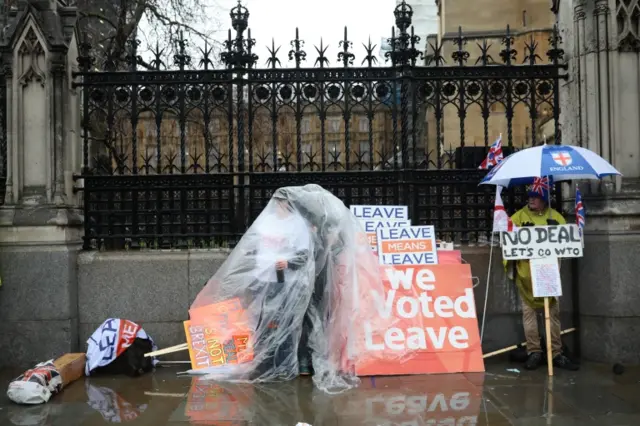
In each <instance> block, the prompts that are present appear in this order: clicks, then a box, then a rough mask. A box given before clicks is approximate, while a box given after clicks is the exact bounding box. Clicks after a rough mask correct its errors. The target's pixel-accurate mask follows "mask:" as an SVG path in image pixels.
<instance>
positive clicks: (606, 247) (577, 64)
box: [559, 0, 640, 364]
mask: <svg viewBox="0 0 640 426" xmlns="http://www.w3.org/2000/svg"><path fill="white" fill-rule="evenodd" d="M559 20H560V22H559V24H560V26H561V28H562V29H563V31H564V32H565V37H567V36H569V37H570V39H571V43H573V49H571V50H569V52H568V53H569V58H568V63H569V67H570V75H571V79H570V81H569V82H568V83H567V84H566V85H565V86H564V87H563V90H564V92H563V96H564V98H565V102H564V104H563V105H564V109H563V111H562V117H561V122H562V124H563V129H570V131H568V132H565V143H572V144H575V145H581V146H584V147H586V148H589V149H591V150H593V151H594V152H596V153H598V154H600V155H601V156H602V157H604V158H605V159H607V160H608V161H610V162H611V163H612V164H613V165H614V166H615V167H616V168H617V169H618V170H620V171H621V172H622V173H623V175H624V178H622V179H616V180H615V181H614V180H611V179H605V181H604V184H601V183H599V182H592V183H591V184H587V183H584V184H581V187H582V193H583V196H584V198H583V201H584V203H585V208H586V211H587V226H586V229H585V252H584V253H585V254H584V257H583V258H582V259H580V260H579V262H578V268H577V277H578V278H577V280H578V281H577V285H578V286H579V287H578V288H579V309H580V324H579V328H580V342H581V349H582V355H583V357H584V358H586V359H589V360H594V361H601V362H625V363H634V364H635V363H640V335H638V333H635V332H634V331H633V330H634V329H635V328H637V327H640V307H639V305H638V304H637V303H634V302H633V301H635V300H638V299H639V298H640V286H638V283H637V277H638V276H640V264H639V263H638V262H637V259H638V257H640V143H638V139H639V138H640V83H639V82H640V68H639V67H638V61H639V60H640V56H639V53H640V39H639V38H638V25H639V23H640V22H639V20H640V0H573V1H571V0H568V1H567V2H566V3H562V6H561V11H560V19H559ZM569 37H567V38H569ZM570 192H571V193H572V194H573V193H574V190H573V189H572V190H571V191H570ZM567 201H568V202H567V204H566V206H565V209H566V210H567V211H573V205H574V200H573V199H569V200H567Z"/></svg>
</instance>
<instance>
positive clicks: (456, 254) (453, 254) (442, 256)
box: [438, 250, 462, 265]
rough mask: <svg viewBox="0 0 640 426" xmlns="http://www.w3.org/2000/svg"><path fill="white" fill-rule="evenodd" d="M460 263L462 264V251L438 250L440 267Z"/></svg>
mask: <svg viewBox="0 0 640 426" xmlns="http://www.w3.org/2000/svg"><path fill="white" fill-rule="evenodd" d="M459 263H462V252H461V251H460V250H438V264H439V265H450V264H459Z"/></svg>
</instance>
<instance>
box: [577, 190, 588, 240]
mask: <svg viewBox="0 0 640 426" xmlns="http://www.w3.org/2000/svg"><path fill="white" fill-rule="evenodd" d="M576 224H577V225H578V228H580V232H582V230H583V229H584V225H585V224H586V215H585V212H584V205H583V204H582V194H580V189H578V188H576Z"/></svg>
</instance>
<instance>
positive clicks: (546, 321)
mask: <svg viewBox="0 0 640 426" xmlns="http://www.w3.org/2000/svg"><path fill="white" fill-rule="evenodd" d="M544 328H545V329H546V330H545V331H546V334H547V366H548V369H549V377H552V376H553V357H552V351H551V318H550V316H549V298H548V297H545V298H544Z"/></svg>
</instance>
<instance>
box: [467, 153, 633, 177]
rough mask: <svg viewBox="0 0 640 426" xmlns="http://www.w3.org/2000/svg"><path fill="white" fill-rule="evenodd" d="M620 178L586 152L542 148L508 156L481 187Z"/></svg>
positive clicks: (607, 165)
mask: <svg viewBox="0 0 640 426" xmlns="http://www.w3.org/2000/svg"><path fill="white" fill-rule="evenodd" d="M620 174H621V173H620V172H619V171H617V170H616V169H615V168H614V167H613V166H612V165H611V164H609V163H608V162H607V161H606V160H605V159H604V158H602V157H600V156H599V155H598V154H596V153H594V152H593V151H590V150H588V149H585V148H581V147H578V146H569V145H542V146H536V147H533V148H527V149H523V150H522V151H519V152H516V153H515V154H511V155H510V156H508V157H507V158H505V159H504V161H502V162H501V163H500V164H498V165H497V166H496V167H494V168H493V169H492V170H491V171H490V172H489V173H488V174H487V175H486V176H485V178H484V179H483V180H482V182H480V184H481V185H483V184H485V185H499V186H504V187H509V186H515V185H527V184H530V183H531V182H532V181H533V179H534V178H536V177H537V178H540V177H553V180H554V181H555V182H559V181H565V180H580V179H602V178H603V177H606V176H614V175H620Z"/></svg>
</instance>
